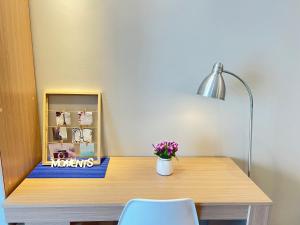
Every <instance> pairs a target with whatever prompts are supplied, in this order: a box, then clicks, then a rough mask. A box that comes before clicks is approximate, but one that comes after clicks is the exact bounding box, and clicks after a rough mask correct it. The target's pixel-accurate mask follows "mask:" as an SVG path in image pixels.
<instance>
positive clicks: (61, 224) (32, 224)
mask: <svg viewBox="0 0 300 225" xmlns="http://www.w3.org/2000/svg"><path fill="white" fill-rule="evenodd" d="M25 225H70V223H69V222H61V221H60V222H55V221H53V222H42V221H41V222H28V223H25Z"/></svg>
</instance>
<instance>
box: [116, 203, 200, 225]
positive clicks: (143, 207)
mask: <svg viewBox="0 0 300 225" xmlns="http://www.w3.org/2000/svg"><path fill="white" fill-rule="evenodd" d="M118 225H199V222H198V216H197V212H196V207H195V204H194V202H193V201H192V200H191V199H174V200H150V199H133V200H130V201H129V202H127V204H126V206H125V208H124V210H123V212H122V214H121V216H120V219H119V223H118Z"/></svg>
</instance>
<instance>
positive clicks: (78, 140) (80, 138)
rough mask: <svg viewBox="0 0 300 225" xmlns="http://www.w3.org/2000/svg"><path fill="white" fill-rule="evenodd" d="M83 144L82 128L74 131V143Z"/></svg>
mask: <svg viewBox="0 0 300 225" xmlns="http://www.w3.org/2000/svg"><path fill="white" fill-rule="evenodd" d="M81 142H83V135H82V130H81V129H80V128H73V129H72V143H81Z"/></svg>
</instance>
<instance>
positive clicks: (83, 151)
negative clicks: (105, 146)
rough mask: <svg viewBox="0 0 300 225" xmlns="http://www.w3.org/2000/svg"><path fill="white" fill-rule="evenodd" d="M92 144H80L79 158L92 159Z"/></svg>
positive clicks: (93, 152)
mask: <svg viewBox="0 0 300 225" xmlns="http://www.w3.org/2000/svg"><path fill="white" fill-rule="evenodd" d="M94 147H95V145H94V143H88V144H86V143H81V144H80V156H81V157H93V156H94V155H95V149H94Z"/></svg>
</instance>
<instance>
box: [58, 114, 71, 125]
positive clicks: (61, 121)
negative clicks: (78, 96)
mask: <svg viewBox="0 0 300 225" xmlns="http://www.w3.org/2000/svg"><path fill="white" fill-rule="evenodd" d="M55 115H56V125H57V126H64V125H65V126H66V125H71V113H70V112H56V113H55Z"/></svg>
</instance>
